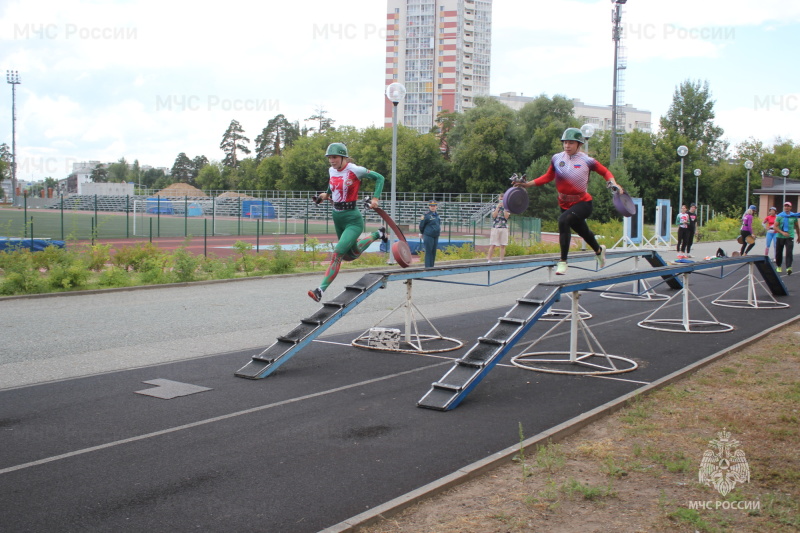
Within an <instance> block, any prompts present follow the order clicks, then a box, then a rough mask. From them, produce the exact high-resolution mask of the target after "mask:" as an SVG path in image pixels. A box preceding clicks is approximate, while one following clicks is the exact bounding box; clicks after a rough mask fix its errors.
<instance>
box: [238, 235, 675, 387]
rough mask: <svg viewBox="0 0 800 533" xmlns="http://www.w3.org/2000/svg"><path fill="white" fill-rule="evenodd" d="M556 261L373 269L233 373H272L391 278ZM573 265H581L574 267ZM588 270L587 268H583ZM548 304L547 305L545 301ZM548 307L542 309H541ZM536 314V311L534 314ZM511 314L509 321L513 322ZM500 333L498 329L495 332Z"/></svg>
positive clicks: (589, 257) (619, 256) (649, 255)
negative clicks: (374, 270)
mask: <svg viewBox="0 0 800 533" xmlns="http://www.w3.org/2000/svg"><path fill="white" fill-rule="evenodd" d="M606 257H607V262H608V261H609V260H616V261H625V260H628V259H631V258H637V257H643V258H645V259H646V260H647V261H648V263H649V264H650V265H652V266H654V267H660V266H663V265H665V264H666V263H665V262H664V260H663V259H662V258H661V256H660V255H658V253H656V252H654V251H651V250H625V251H610V252H607V254H606ZM557 262H558V257H557V256H556V255H553V256H550V257H547V256H544V257H538V258H536V259H530V258H525V259H509V260H506V261H503V262H499V263H474V262H470V263H461V264H454V265H447V266H439V267H433V268H427V269H426V268H403V269H397V270H387V271H382V272H372V273H369V274H365V275H364V276H362V277H361V278H360V279H359V280H358V281H357V282H356V283H354V284H352V285H348V286H346V287H345V290H344V291H343V292H342V293H341V294H339V295H337V296H336V297H335V298H333V299H332V300H329V301H326V302H323V303H322V307H321V308H320V309H319V310H318V311H317V312H316V313H314V314H313V315H311V316H310V317H308V318H304V319H302V320H301V321H300V324H298V325H297V326H295V328H294V329H292V330H291V331H290V332H289V333H287V334H285V335H281V336H280V337H278V338H277V340H276V341H275V342H274V343H273V344H272V345H271V346H269V347H268V348H267V349H265V350H264V351H263V352H261V353H260V354H258V355H256V356H254V357H253V358H252V360H251V361H250V362H249V363H247V364H246V365H245V366H243V367H242V368H240V369H239V370H238V371H236V372H235V375H236V376H237V377H240V378H246V379H262V378H265V377H267V376H269V375H270V374H272V373H273V372H274V371H275V370H276V369H277V368H278V367H280V366H281V365H282V364H284V363H285V362H286V361H288V360H289V359H290V358H291V357H292V356H294V355H295V354H297V353H298V352H300V351H301V350H302V349H303V348H305V347H306V346H308V345H309V344H310V343H311V342H312V341H314V339H316V338H317V337H319V335H321V334H322V333H323V332H325V330H327V329H328V328H330V327H331V326H332V325H333V324H334V323H335V322H336V321H338V320H339V319H340V318H342V317H343V316H344V315H346V314H347V313H349V312H350V311H351V310H352V309H353V308H354V307H356V306H357V305H358V304H359V303H361V302H362V301H364V300H365V299H366V298H368V297H369V296H370V295H371V294H372V293H374V292H375V291H377V290H378V289H379V288H382V287H384V286H385V285H386V283H388V282H390V281H406V280H413V279H420V280H425V281H438V282H440V283H457V284H462V285H477V284H475V283H462V282H455V281H446V280H441V279H436V278H442V277H449V276H453V275H461V274H474V273H479V272H486V273H487V275H490V274H491V273H492V272H495V273H497V272H501V271H506V270H514V269H529V270H528V271H527V272H524V273H522V274H516V275H511V276H510V277H508V278H505V279H503V280H500V281H496V282H492V281H491V280H490V279H489V280H487V283H486V284H485V285H484V284H480V286H491V285H492V284H497V283H503V282H505V281H509V280H511V279H514V278H516V277H519V276H522V275H524V274H527V273H530V272H535V271H537V270H539V269H543V268H553V267H555V266H556V264H557ZM585 262H588V263H590V264H594V263H595V259H594V253H576V254H573V255H571V256H570V263H571V264H572V265H573V266H575V264H578V263H585ZM575 268H582V267H577V266H575ZM583 269H584V270H587V271H589V272H591V271H593V269H592V270H590V269H586V268H583ZM662 277H663V278H664V282H665V283H667V284H668V285H669V286H670V287H672V288H675V289H680V288H681V287H682V285H681V284H680V282H679V281H678V280H677V279H675V278H674V276H670V275H666V274H664V275H663V276H662ZM548 307H549V305H548ZM545 311H547V309H545V310H544V311H543V312H545ZM537 318H538V315H537ZM513 322H514V321H513V317H511V318H510V319H509V321H508V323H509V324H513ZM498 334H499V332H498Z"/></svg>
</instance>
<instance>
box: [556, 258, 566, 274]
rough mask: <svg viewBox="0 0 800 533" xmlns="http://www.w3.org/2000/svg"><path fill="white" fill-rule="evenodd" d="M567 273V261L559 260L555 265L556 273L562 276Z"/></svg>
mask: <svg viewBox="0 0 800 533" xmlns="http://www.w3.org/2000/svg"><path fill="white" fill-rule="evenodd" d="M566 273H567V262H566V261H559V262H558V264H557V265H556V275H558V276H563V275H564V274H566Z"/></svg>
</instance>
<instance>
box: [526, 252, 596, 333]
mask: <svg viewBox="0 0 800 533" xmlns="http://www.w3.org/2000/svg"><path fill="white" fill-rule="evenodd" d="M547 281H553V267H552V266H549V267H547ZM567 297H568V298H570V299H571V298H572V294H568V295H567ZM571 315H572V310H571V309H555V308H553V307H551V308H550V309H548V310H547V312H546V313H545V314H543V315H542V317H541V318H540V319H539V320H540V321H541V322H561V321H562V320H564V319H569V318H570V316H571ZM578 315H579V316H580V317H581V318H582V319H583V320H589V319H590V318H592V314H591V313H590V312H589V311H587V310H586V309H584V308H583V307H580V306H578Z"/></svg>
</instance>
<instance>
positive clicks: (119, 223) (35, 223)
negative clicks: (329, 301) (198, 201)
mask: <svg viewBox="0 0 800 533" xmlns="http://www.w3.org/2000/svg"><path fill="white" fill-rule="evenodd" d="M256 232H258V233H260V234H261V235H272V234H304V233H305V234H325V233H334V230H333V224H332V223H331V222H325V221H308V222H306V221H304V220H292V219H289V220H288V221H287V220H276V219H266V220H264V221H261V220H257V219H249V218H231V217H225V218H222V217H217V218H214V217H186V216H183V215H180V216H174V215H163V214H162V215H149V214H148V215H142V214H137V215H133V214H126V213H103V212H100V213H97V215H95V213H92V212H86V211H64V212H63V213H62V212H61V211H59V210H50V209H40V210H32V209H28V210H22V209H0V237H26V238H27V237H34V238H49V239H56V240H88V239H92V238H95V239H120V238H122V239H124V238H137V237H138V238H147V237H155V238H158V237H190V236H194V237H199V236H203V235H206V236H215V235H243V236H245V235H256Z"/></svg>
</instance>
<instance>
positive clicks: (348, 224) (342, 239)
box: [319, 209, 380, 292]
mask: <svg viewBox="0 0 800 533" xmlns="http://www.w3.org/2000/svg"><path fill="white" fill-rule="evenodd" d="M333 227H334V229H335V230H336V236H337V237H338V238H339V242H338V244H337V245H336V248H334V250H333V257H332V258H331V264H330V265H328V270H326V271H325V277H324V278H322V284H321V285H320V286H319V288H320V290H322V292H325V289H327V288H328V286H329V285H330V284H331V283H332V282H333V280H334V279H336V276H337V275H338V274H339V268H340V267H341V266H342V261H353V260H355V259H358V257H359V256H360V255H361V253H362V252H363V251H364V250H366V249H367V248H368V247H369V245H370V244H372V243H373V242H375V241H376V240H377V239H378V238H379V237H380V235H379V234H378V232H377V231H376V232H374V233H372V234H370V236H369V237H367V238H365V239H361V240H360V241H359V240H358V237H359V236H360V235H361V234H362V233H364V229H365V226H364V217H363V216H361V211H359V210H358V209H348V210H347V211H334V212H333Z"/></svg>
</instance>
